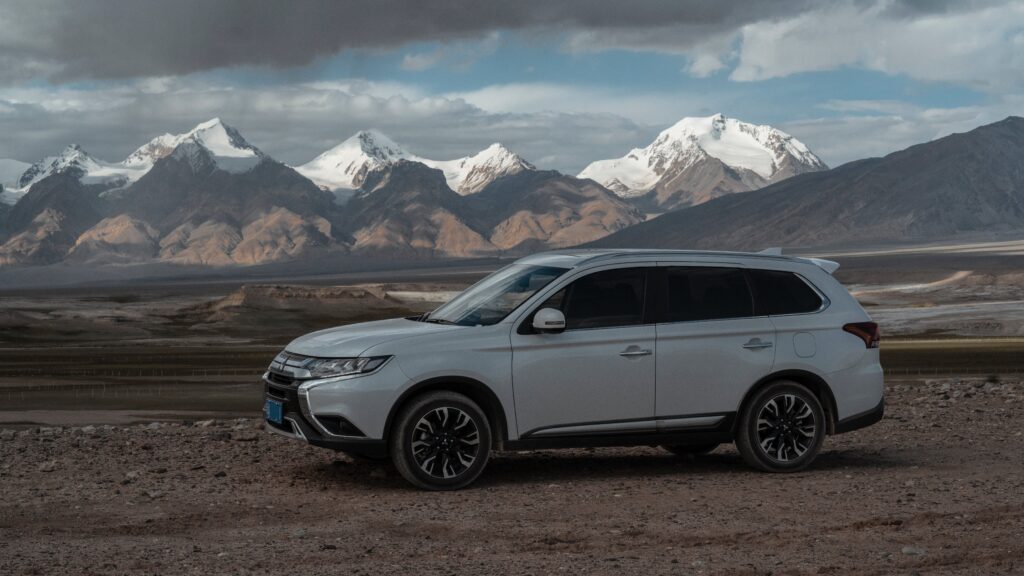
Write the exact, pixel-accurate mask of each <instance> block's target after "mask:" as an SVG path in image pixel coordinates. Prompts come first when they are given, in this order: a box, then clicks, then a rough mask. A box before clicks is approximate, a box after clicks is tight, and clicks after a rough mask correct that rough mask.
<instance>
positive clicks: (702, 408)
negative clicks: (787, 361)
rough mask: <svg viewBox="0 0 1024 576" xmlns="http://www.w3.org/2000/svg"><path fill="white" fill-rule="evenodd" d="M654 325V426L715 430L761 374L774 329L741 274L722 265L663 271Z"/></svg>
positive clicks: (766, 365)
mask: <svg viewBox="0 0 1024 576" xmlns="http://www.w3.org/2000/svg"><path fill="white" fill-rule="evenodd" d="M663 270H664V272H661V275H662V278H663V282H662V287H661V288H660V289H661V290H663V292H662V297H663V298H664V305H663V312H662V317H661V318H659V323H658V324H657V327H656V330H657V374H658V379H657V392H656V404H655V411H656V414H657V417H658V421H659V428H662V429H670V428H687V427H690V426H701V425H707V424H713V423H714V422H712V421H711V420H709V419H711V418H715V417H716V415H724V414H726V413H730V412H735V411H736V410H737V408H738V407H739V404H740V401H741V400H742V398H743V396H744V394H745V393H746V391H747V390H748V389H749V388H750V386H751V385H753V384H754V383H756V382H757V381H758V380H759V379H760V378H762V377H763V376H765V375H767V374H768V373H769V371H770V370H771V368H772V362H773V360H774V346H775V329H774V326H773V325H772V322H771V320H769V319H768V317H767V316H755V315H754V311H755V305H754V300H753V296H752V292H751V290H750V286H749V283H748V281H747V278H746V274H745V273H744V272H743V270H741V269H739V268H733V267H728V266H704V265H701V266H667V267H664V268H663Z"/></svg>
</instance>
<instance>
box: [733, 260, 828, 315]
mask: <svg viewBox="0 0 1024 576" xmlns="http://www.w3.org/2000/svg"><path fill="white" fill-rule="evenodd" d="M750 278H751V280H752V282H753V284H754V291H755V292H756V293H757V304H758V312H759V313H761V314H768V315H769V316H770V315H773V314H774V315H778V314H801V313H805V312H814V311H816V310H818V309H819V308H821V304H822V301H821V296H818V293H817V292H815V291H814V289H812V288H811V287H810V286H808V285H807V283H806V282H804V281H803V280H801V279H800V277H799V276H797V275H796V274H793V273H792V272H783V271H780V270H751V271H750Z"/></svg>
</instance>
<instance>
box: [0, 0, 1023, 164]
mask: <svg viewBox="0 0 1024 576" xmlns="http://www.w3.org/2000/svg"><path fill="white" fill-rule="evenodd" d="M716 112H722V113H724V114H726V115H727V116H733V117H736V118H740V119H742V120H745V121H748V122H755V123H765V124H772V125H775V126H778V127H780V128H782V129H784V130H786V131H787V132H790V133H791V134H793V135H795V136H796V137H797V138H799V139H801V140H803V141H804V142H805V143H806V144H808V145H809V146H810V147H811V148H812V149H813V150H814V151H816V152H817V153H818V154H819V155H820V156H821V157H822V158H823V159H825V161H826V162H828V163H829V164H830V165H838V164H840V163H843V162H846V161H849V160H854V159H857V158H862V157H865V156H872V155H881V154H885V153H888V152H891V151H893V150H897V149H900V148H903V147H905V146H908V145H910V144H914V143H918V142H922V141H927V140H931V139H934V138H936V137H939V136H943V135H946V134H949V133H951V132H958V131H964V130H968V129H971V128H974V127H976V126H979V125H981V124H986V123H989V122H993V121H996V120H1000V119H1002V118H1004V117H1006V116H1008V115H1024V2H1021V1H1019V0H1017V1H1013V0H1010V1H1003V2H1000V1H971V0H948V1H944V0H877V1H876V0H836V1H830V2H817V1H786V2H783V1H772V0H737V1H732V2H710V1H704V0H674V1H669V0H665V1H643V0H633V1H630V2H624V1H622V0H611V1H606V0H565V1H560V0H516V1H515V2H490V1H482V0H467V1H461V0H460V1H452V0H434V1H424V0H358V1H355V0H347V1H328V0H323V1H312V0H291V1H288V2H285V1H283V0H282V1H272V0H153V1H151V0H0V158H15V159H19V160H23V161H34V160H36V159H38V158H39V157H41V156H44V155H48V154H53V153H56V152H57V151H59V150H60V149H61V148H62V147H64V146H65V145H66V144H68V143H71V142H76V143H80V144H81V145H83V146H84V147H85V148H86V150H88V151H89V152H90V153H92V154H93V155H95V156H97V157H99V158H102V159H105V160H111V161H114V160H120V159H123V158H124V157H125V156H127V155H128V154H129V153H130V152H131V151H132V150H134V149H135V148H136V147H138V146H139V145H141V144H142V143H144V142H146V141H147V140H149V139H150V138H152V137H154V136H156V135H159V134H162V133H164V132H174V133H177V132H183V131H186V130H188V129H189V128H190V127H192V126H193V125H195V124H197V123H199V122H201V121H203V120H206V119H208V118H211V117H214V116H219V117H221V118H222V119H224V121H225V122H227V123H229V124H231V125H233V126H235V127H236V128H238V129H239V130H240V131H241V132H242V134H243V135H245V137H246V138H247V139H248V140H249V141H250V142H252V143H253V144H255V145H256V146H258V147H260V148H262V149H263V150H264V151H266V152H268V153H270V154H271V155H273V156H274V157H276V158H278V159H280V160H282V161H285V162H289V163H302V162H305V161H307V160H309V159H311V158H312V157H313V156H315V155H316V154H318V153H319V152H321V151H323V150H325V149H327V148H329V147H330V146H333V145H334V144H337V143H338V142H340V141H341V140H344V139H345V138H346V137H348V136H350V135H351V134H352V133H353V132H355V131H357V130H359V129H364V128H377V129H380V130H382V131H384V132H385V133H387V134H389V135H390V136H391V137H392V138H393V139H395V140H397V141H398V142H400V143H402V144H404V145H405V146H406V147H407V148H408V149H409V150H410V151H412V152H414V153H418V154H421V155H423V156H427V157H432V158H439V159H441V158H448V157H457V156H462V155H465V154H467V153H472V152H475V151H476V150H479V149H480V148H483V147H484V146H486V145H488V144H490V143H491V142H494V141H500V142H503V143H505V144H506V145H508V146H510V147H511V148H512V149H514V150H516V151H517V152H519V153H520V154H522V155H523V156H525V157H526V158H527V159H529V160H531V161H533V162H534V163H535V164H537V165H538V166H541V167H545V168H556V169H560V170H564V171H568V172H576V171H578V170H580V169H581V168H582V167H583V166H584V165H585V164H587V163H588V162H589V161H590V160H593V159H597V158H605V157H614V156H621V155H622V154H624V153H625V152H626V151H627V150H628V149H630V148H632V147H634V146H642V145H645V144H647V143H648V142H649V141H650V140H651V138H652V137H653V136H654V135H655V134H656V133H657V132H658V131H660V130H661V129H663V128H665V127H667V126H669V125H671V124H672V123H674V122H675V121H677V120H678V119H680V118H682V117H684V116H706V115H710V114H714V113H716Z"/></svg>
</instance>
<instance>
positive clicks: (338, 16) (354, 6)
mask: <svg viewBox="0 0 1024 576" xmlns="http://www.w3.org/2000/svg"><path fill="white" fill-rule="evenodd" d="M808 4H809V1H808V0H797V1H794V0H743V1H737V2H707V1H703V0H662V1H639V2H623V1H621V0H563V1H556V2H551V1H550V0H517V1H515V2H489V1H481V0H436V1H430V2H426V1H423V0H340V1H333V0H292V1H290V2H282V1H280V0H174V1H167V0H85V1H76V0H0V54H3V56H2V57H0V79H3V80H6V81H8V82H10V81H13V80H23V79H30V78H35V77H39V76H44V77H48V78H50V79H54V80H76V79H88V78H100V79H108V78H129V77H137V76H158V75H180V74H187V73H190V72H196V71H201V70H209V69H214V68H221V67H229V66H238V65H263V66H270V67H278V68H287V67H294V66H300V65H304V64H308V63H310V62H312V61H314V60H315V59H316V58H318V57H322V56H327V55H331V54H335V53H338V52H340V51H343V50H346V49H381V48H392V47H396V46H400V45H403V44H407V43H409V42H415V41H431V40H439V41H452V40H460V39H466V38H480V37H484V36H486V35H487V34H488V33H490V32H493V31H495V30H525V29H541V30H546V31H549V32H551V33H564V32H570V33H571V32H586V31H602V32H607V33H609V34H612V35H622V37H623V38H626V39H630V38H631V39H633V40H634V41H636V42H638V43H640V44H641V45H643V44H644V43H646V42H648V40H646V35H645V34H644V33H643V31H644V30H651V31H652V33H653V34H654V36H655V37H654V38H653V39H651V40H650V41H649V42H651V43H654V44H657V45H664V44H665V41H664V40H662V39H659V38H658V36H661V35H663V34H664V33H665V32H664V31H665V30H667V29H668V28H669V26H670V25H672V24H678V25H680V26H683V27H684V28H685V39H681V38H680V37H679V36H678V35H677V36H676V42H679V41H684V42H685V43H687V44H695V43H697V42H699V41H700V40H701V39H702V38H705V37H708V36H713V35H715V34H719V33H721V32H722V31H723V30H727V29H735V28H736V27H738V26H742V25H743V24H746V23H748V22H752V21H755V20H758V19H763V18H775V17H780V16H784V15H786V14H792V13H794V12H797V11H800V10H801V9H803V8H804V7H805V6H807V5H808Z"/></svg>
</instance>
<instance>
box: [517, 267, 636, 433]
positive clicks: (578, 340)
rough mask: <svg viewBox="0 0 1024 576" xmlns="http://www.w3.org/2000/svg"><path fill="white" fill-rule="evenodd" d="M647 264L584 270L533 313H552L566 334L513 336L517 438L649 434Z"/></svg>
mask: <svg viewBox="0 0 1024 576" xmlns="http://www.w3.org/2000/svg"><path fill="white" fill-rule="evenodd" d="M652 269H655V267H654V266H650V267H628V268H613V269H606V270H601V271H596V272H591V273H589V274H586V275H584V276H582V277H579V278H576V279H574V280H573V281H572V282H570V283H569V284H568V285H567V286H565V287H563V288H561V289H559V290H558V291H557V292H556V293H555V294H554V295H553V296H551V297H550V298H548V300H547V301H546V302H544V303H543V304H540V305H538V306H536V307H535V308H534V312H535V311H536V310H539V309H540V308H557V309H559V310H561V311H562V313H563V314H564V315H565V320H566V329H565V331H564V332H561V333H557V334H539V333H536V332H534V331H533V330H532V328H531V326H530V325H531V322H532V314H530V315H527V317H526V319H525V321H523V322H522V323H521V325H520V326H519V328H518V329H516V330H513V332H512V378H513V386H514V390H515V403H516V420H517V423H518V429H519V434H520V436H521V437H523V438H530V437H536V438H541V437H551V436H589V435H596V434H616V433H631V432H649V431H653V429H654V424H653V418H654V369H655V353H654V347H655V329H654V325H653V323H651V321H650V319H649V318H648V312H647V310H646V306H645V302H646V291H647V281H648V280H647V277H648V270H652Z"/></svg>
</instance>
